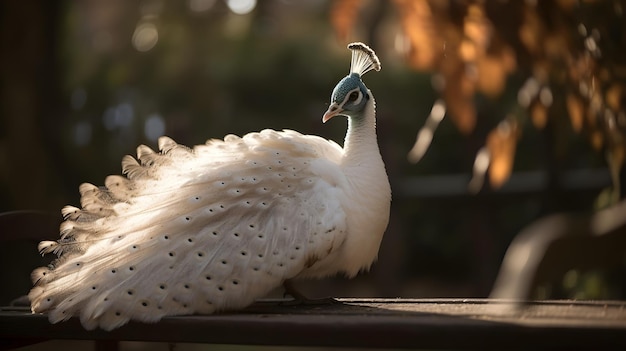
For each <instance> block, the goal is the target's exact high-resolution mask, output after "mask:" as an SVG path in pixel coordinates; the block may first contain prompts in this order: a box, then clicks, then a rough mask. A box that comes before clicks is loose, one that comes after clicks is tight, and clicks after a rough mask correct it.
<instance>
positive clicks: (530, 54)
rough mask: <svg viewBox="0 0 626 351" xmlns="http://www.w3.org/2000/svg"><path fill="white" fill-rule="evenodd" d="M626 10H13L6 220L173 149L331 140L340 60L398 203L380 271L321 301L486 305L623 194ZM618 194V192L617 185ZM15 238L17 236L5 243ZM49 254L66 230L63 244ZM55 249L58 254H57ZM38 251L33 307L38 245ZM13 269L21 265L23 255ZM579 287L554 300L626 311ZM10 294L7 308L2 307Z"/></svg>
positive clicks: (6, 36)
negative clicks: (509, 263) (548, 238)
mask: <svg viewBox="0 0 626 351" xmlns="http://www.w3.org/2000/svg"><path fill="white" fill-rule="evenodd" d="M625 10H626V2H624V1H574V0H558V1H532V0H527V1H505V0H491V1H488V0H485V1H469V0H466V1H411V0H395V1H386V0H302V1H295V0H263V1H255V0H185V1H172V0H134V1H125V0H83V1H45V0H40V1H36V0H33V1H3V2H1V3H0V77H1V78H0V79H1V82H2V84H1V90H0V212H9V211H23V210H38V211H43V212H46V213H53V214H54V215H55V216H58V217H57V218H58V220H59V221H60V219H61V217H60V213H59V211H60V209H61V207H62V206H64V205H66V204H74V205H77V204H78V203H79V194H78V186H79V185H80V183H82V182H90V183H93V184H97V185H101V184H103V182H104V178H105V176H106V175H109V174H119V173H120V171H121V167H120V162H121V159H122V156H124V155H125V154H134V153H135V148H136V146H137V145H139V144H142V143H144V144H147V145H148V146H151V147H153V148H155V147H156V140H157V138H158V137H159V136H161V135H168V136H170V137H172V138H173V139H175V140H176V141H177V142H179V143H182V144H185V145H189V146H191V145H194V144H199V143H204V141H205V140H206V139H209V138H221V137H223V136H224V135H226V134H228V133H234V134H238V135H242V134H245V133H247V132H250V131H257V130H261V129H264V128H274V129H283V128H289V129H295V130H298V131H300V132H302V133H307V134H317V135H321V136H324V137H327V138H331V139H333V140H336V141H338V142H341V141H342V140H343V136H344V134H345V129H346V125H345V123H344V122H342V121H341V120H332V122H330V123H327V124H325V125H322V123H321V116H322V114H323V113H324V112H325V110H326V108H327V106H328V101H329V97H330V94H331V91H332V89H333V87H334V86H335V84H336V83H337V82H338V81H339V80H340V79H341V78H342V77H344V76H345V75H346V74H347V73H348V69H349V60H350V53H349V51H348V50H347V49H346V44H347V43H349V42H351V41H363V42H365V43H367V44H369V45H370V46H371V47H372V48H373V49H374V50H375V51H376V52H377V54H378V56H379V57H380V59H381V61H382V67H383V69H382V71H381V72H378V73H370V74H368V75H367V76H366V77H365V79H364V80H365V82H366V84H367V86H368V87H369V88H370V89H371V90H372V92H373V94H374V96H375V97H376V101H377V107H378V109H377V117H378V138H379V143H380V146H381V151H382V154H383V159H384V160H385V163H386V166H387V170H388V173H389V176H390V180H391V183H392V188H393V204H392V214H391V223H390V225H389V228H388V230H387V233H386V235H385V238H384V240H383V243H382V247H381V250H380V255H379V261H378V263H376V264H375V265H374V267H373V269H372V271H371V272H370V273H368V274H363V275H361V276H359V277H358V278H356V279H354V280H345V279H342V278H334V279H328V280H325V281H322V282H305V283H303V284H302V287H303V290H304V291H305V292H308V293H309V294H310V295H313V296H315V295H333V296H379V297H458V296H462V297H484V296H487V295H488V294H489V292H490V290H491V288H492V286H493V283H494V279H495V278H496V275H497V272H498V269H499V267H500V263H501V262H502V258H503V256H504V254H505V251H506V249H507V247H508V245H509V244H510V242H511V240H512V239H513V238H514V237H515V235H516V234H517V233H518V232H519V231H520V230H521V229H522V228H524V227H525V226H527V225H529V224H530V223H532V222H533V221H535V220H537V219H539V218H543V217H545V216H547V215H550V214H554V213H561V212H569V213H592V212H593V211H597V210H599V209H602V208H606V207H609V206H611V205H613V204H615V203H617V202H618V201H619V199H621V198H622V197H623V195H624V191H623V190H621V189H623V186H622V187H621V188H620V187H619V186H618V185H619V184H620V182H619V180H620V179H622V180H623V174H624V172H623V168H624V167H623V161H624V130H625V129H626V112H625V109H624V107H625V106H626V90H625V89H626V85H625V84H626V79H625V78H626V36H625V35H626V21H624V18H623V16H624V11H625ZM622 183H623V181H622ZM0 235H3V236H7V235H8V234H7V233H0ZM51 235H53V236H52V237H54V236H56V235H57V233H52V234H51ZM52 237H50V239H52ZM26 249H27V250H28V254H29V255H32V256H33V257H35V258H34V260H35V261H34V262H30V261H29V262H28V263H27V267H26V269H25V270H24V271H25V272H27V273H26V275H24V274H21V275H16V276H14V277H12V278H11V279H13V280H12V282H14V283H12V285H13V286H16V287H19V289H21V291H23V293H26V292H27V291H28V288H29V286H30V281H29V279H28V272H29V271H30V270H31V269H32V268H34V267H36V266H37V265H38V264H39V262H38V261H37V259H38V258H37V253H36V245H35V244H34V243H33V244H29V245H28V246H27V247H26ZM1 256H2V262H0V263H1V266H2V267H13V266H15V265H17V264H22V263H24V264H26V262H27V258H26V256H24V255H23V254H22V253H18V251H14V250H13V249H11V250H9V249H6V250H5V252H3V253H2V255H1ZM625 262H626V260H625V259H624V258H622V259H621V264H618V265H616V266H612V267H609V268H608V269H606V267H604V268H602V269H593V270H585V271H582V270H576V269H574V268H573V269H572V270H570V271H568V272H567V273H566V274H565V275H564V276H563V277H562V279H557V280H555V281H553V282H551V283H552V287H551V288H550V289H543V290H541V291H538V292H537V294H538V295H537V296H538V297H543V298H564V297H577V298H607V299H608V298H626V288H625V286H624V285H625V283H624V282H625V281H626V279H625V274H624V272H625V269H624V268H625V267H626V263H625ZM6 298H8V296H3V299H2V302H3V303H5V301H6Z"/></svg>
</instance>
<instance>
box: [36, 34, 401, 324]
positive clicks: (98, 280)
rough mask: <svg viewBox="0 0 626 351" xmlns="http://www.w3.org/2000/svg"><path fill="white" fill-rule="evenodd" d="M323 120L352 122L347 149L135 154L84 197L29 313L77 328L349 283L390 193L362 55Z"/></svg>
mask: <svg viewBox="0 0 626 351" xmlns="http://www.w3.org/2000/svg"><path fill="white" fill-rule="evenodd" d="M348 47H349V48H350V49H351V50H352V53H353V54H352V55H353V57H352V66H351V73H350V74H349V75H348V76H347V77H346V78H344V79H343V80H342V81H340V82H339V84H338V85H337V87H336V88H335V89H334V91H333V94H332V97H331V105H330V107H329V109H328V111H327V112H326V113H325V114H324V117H323V121H324V122H326V121H328V120H329V119H330V118H332V117H334V116H336V115H345V116H347V117H348V121H349V122H348V132H347V134H346V139H345V142H344V147H341V146H339V145H338V144H336V143H334V142H332V141H329V140H326V139H323V138H321V137H318V136H311V135H303V134H300V133H298V132H295V131H291V130H284V131H274V130H263V131H261V132H258V133H249V134H246V135H245V136H243V137H238V136H235V135H227V136H226V137H225V138H224V139H223V140H209V141H207V142H206V144H204V145H198V146H195V147H194V148H193V149H190V148H187V147H185V146H182V145H179V144H177V143H175V142H174V141H173V140H171V139H169V138H167V137H162V138H160V139H159V143H158V144H159V152H155V151H153V150H151V149H150V148H148V147H147V146H143V145H142V146H139V147H138V149H137V159H135V158H133V157H131V156H126V157H124V159H123V160H122V170H123V174H124V175H125V176H120V175H112V176H109V177H107V178H106V180H105V185H104V187H96V186H94V185H91V184H82V185H81V186H80V194H81V208H77V207H72V206H66V207H65V208H63V210H62V214H63V216H64V219H65V220H64V222H63V223H62V224H61V228H60V234H61V237H60V239H59V240H57V241H44V242H41V243H40V245H39V250H40V252H42V253H43V254H45V253H54V254H56V255H57V256H58V258H57V259H56V260H55V261H54V262H53V263H52V264H51V265H49V266H48V267H41V268H38V269H36V270H35V271H34V272H33V273H32V279H33V283H34V287H33V289H32V290H31V292H30V293H29V298H30V300H31V307H32V310H33V312H37V313H40V312H45V313H47V314H48V316H49V320H50V321H51V322H52V323H56V322H59V321H63V320H67V319H69V318H71V317H73V316H78V317H79V318H80V321H81V323H82V324H83V326H84V327H85V328H87V329H94V328H96V327H101V328H103V329H106V330H111V329H114V328H117V327H119V326H121V325H123V324H125V323H127V322H128V321H129V320H131V319H132V320H138V321H144V322H154V321H158V320H159V319H161V318H162V317H163V316H168V315H182V314H210V313H213V312H215V311H220V310H232V309H239V308H243V307H245V306H247V305H249V304H250V303H252V302H253V301H254V300H255V299H258V298H261V297H263V296H265V295H266V294H267V293H268V292H270V291H271V290H272V289H275V288H276V287H278V286H280V285H281V284H282V283H283V282H285V281H286V280H288V279H292V278H300V277H303V278H319V277H325V276H329V275H334V274H337V273H344V274H345V275H347V276H349V277H352V276H354V275H356V274H357V273H358V272H359V271H361V270H365V269H368V268H369V267H370V265H371V264H372V262H373V261H374V260H375V259H376V256H377V253H378V248H379V245H380V242H381V239H382V237H383V233H384V231H385V229H386V226H387V223H388V219H389V206H390V201H391V191H390V186H389V182H388V179H387V175H386V172H385V167H384V164H383V161H382V158H381V156H380V152H379V149H378V144H377V141H376V131H375V102H374V98H373V96H372V94H371V92H370V91H369V90H368V89H367V88H366V87H365V85H364V84H363V82H362V81H361V76H362V75H363V74H364V73H366V72H367V71H369V70H371V69H376V70H379V69H380V63H379V61H378V58H377V57H376V55H375V54H374V52H373V51H372V50H371V49H369V48H368V47H367V46H365V45H364V44H361V43H353V44H351V45H349V46H348Z"/></svg>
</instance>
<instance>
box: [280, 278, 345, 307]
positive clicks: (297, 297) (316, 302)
mask: <svg viewBox="0 0 626 351" xmlns="http://www.w3.org/2000/svg"><path fill="white" fill-rule="evenodd" d="M283 287H284V288H285V293H284V294H283V297H288V296H290V297H292V299H291V300H284V301H281V303H280V304H281V305H282V306H323V305H333V304H338V303H340V302H339V301H337V299H335V298H332V297H321V298H314V299H312V298H309V297H306V296H305V295H304V294H302V293H301V292H299V291H298V289H296V288H295V287H294V286H293V283H292V282H291V281H289V280H287V281H285V282H284V283H283Z"/></svg>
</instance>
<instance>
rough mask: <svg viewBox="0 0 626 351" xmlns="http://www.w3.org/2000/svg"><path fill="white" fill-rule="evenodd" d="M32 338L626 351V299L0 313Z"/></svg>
mask: <svg viewBox="0 0 626 351" xmlns="http://www.w3.org/2000/svg"><path fill="white" fill-rule="evenodd" d="M29 339H36V340H41V339H89V340H127V341H160V342H176V343H179V342H180V343H184V342H193V343H213V344H247V345H294V346H340V347H357V348H360V347H369V348H429V349H481V350H482V349H515V348H522V349H529V348H532V349H554V348H559V349H561V348H566V349H567V348H576V349H580V348H586V349H618V350H626V301H598V302H593V301H536V302H532V303H529V304H527V305H526V307H524V308H521V309H516V308H514V305H512V304H509V303H506V302H504V301H497V300H487V299H338V303H335V304H325V305H290V304H289V302H287V301H284V300H264V301H261V302H259V303H256V304H255V305H253V306H251V307H250V308H248V309H246V310H244V311H241V312H236V313H223V314H217V315H211V316H180V317H168V318H164V319H163V320H162V321H161V322H159V323H156V324H143V323H134V322H131V323H129V324H128V325H126V326H124V327H122V328H120V329H117V330H114V331H112V332H105V331H102V330H95V331H85V330H84V329H83V328H82V327H81V326H80V323H79V322H78V320H76V319H72V320H70V321H68V322H64V323H59V324H55V325H52V324H49V323H48V320H47V318H46V316H44V315H38V314H31V313H30V312H29V311H28V310H27V309H26V308H12V307H4V308H1V309H0V340H2V342H3V344H2V345H4V346H5V347H6V346H9V345H12V344H13V345H16V344H19V343H23V342H25V341H27V340H29Z"/></svg>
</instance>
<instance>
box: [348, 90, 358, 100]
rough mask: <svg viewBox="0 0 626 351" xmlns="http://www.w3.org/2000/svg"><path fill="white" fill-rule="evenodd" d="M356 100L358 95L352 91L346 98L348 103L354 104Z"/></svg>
mask: <svg viewBox="0 0 626 351" xmlns="http://www.w3.org/2000/svg"><path fill="white" fill-rule="evenodd" d="M358 98H359V93H357V92H356V91H353V92H351V93H350V96H348V102H354V101H356V99H358Z"/></svg>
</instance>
